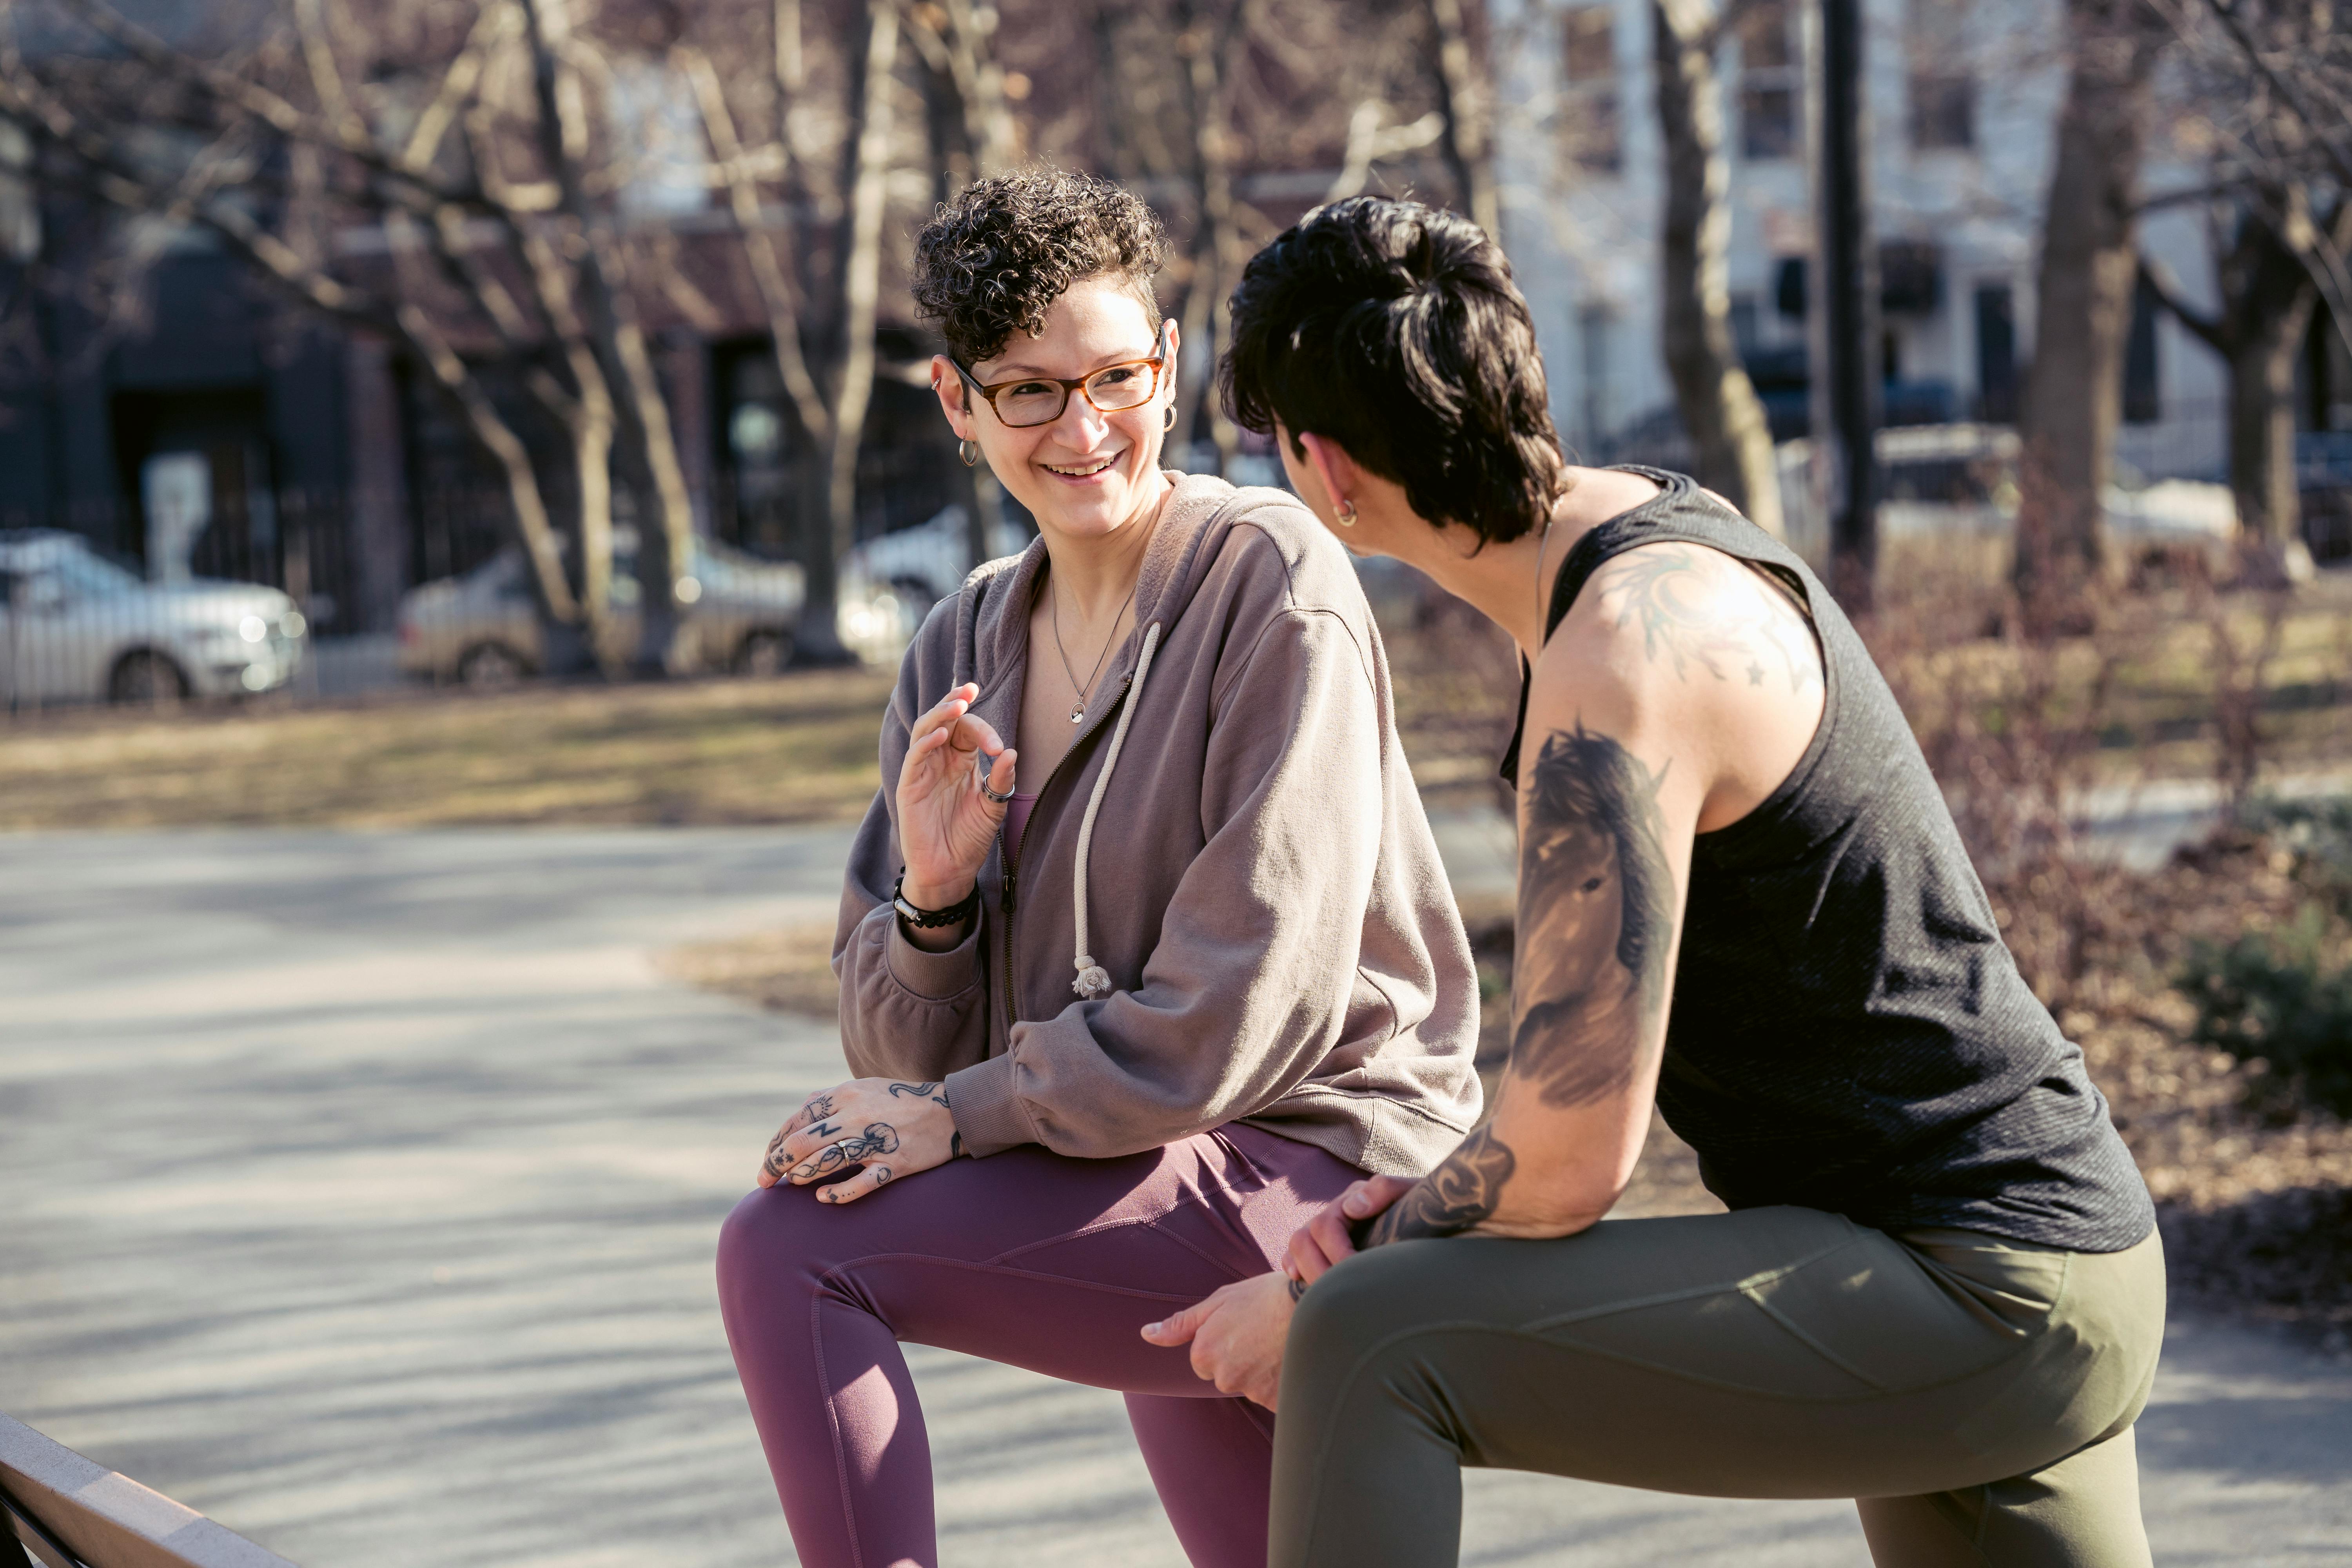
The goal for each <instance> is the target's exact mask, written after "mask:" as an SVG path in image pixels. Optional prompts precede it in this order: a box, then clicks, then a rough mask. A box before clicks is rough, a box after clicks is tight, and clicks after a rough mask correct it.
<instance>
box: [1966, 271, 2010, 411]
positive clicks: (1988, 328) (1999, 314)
mask: <svg viewBox="0 0 2352 1568" xmlns="http://www.w3.org/2000/svg"><path fill="white" fill-rule="evenodd" d="M1976 300H1977V417H1978V418H1979V419H1982V420H1985V421H1986V422H1988V423H1990V424H1993V425H2007V424H2011V423H2012V422H2013V421H2015V419H2016V418H2017V307H2016V303H2015V300H2014V298H2013V296H2012V295H2011V291H2010V287H2009V285H2008V284H2006V283H1985V284H1980V285H1979V286H1978V289H1977V296H1976Z"/></svg>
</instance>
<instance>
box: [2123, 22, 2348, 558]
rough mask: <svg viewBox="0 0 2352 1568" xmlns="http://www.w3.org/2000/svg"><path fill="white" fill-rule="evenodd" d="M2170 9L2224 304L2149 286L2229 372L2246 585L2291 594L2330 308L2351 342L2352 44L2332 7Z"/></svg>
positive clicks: (2149, 280) (2146, 275)
mask: <svg viewBox="0 0 2352 1568" xmlns="http://www.w3.org/2000/svg"><path fill="white" fill-rule="evenodd" d="M2170 14H2171V16H2172V20H2173V23H2174V26H2175V27H2176V29H2177V31H2178V32H2179V37H2180V39H2181V41H2182V43H2183V45H2184V46H2185V47H2186V49H2187V53H2188V56H2189V62H2190V67H2189V71H2188V72H2186V73H2185V74H2186V75H2187V77H2188V83H2187V91H2188V94H2189V98H2190V100H2191V105H2192V107H2191V109H2190V110H2189V112H2190V113H2191V114H2192V115H2193V116H2194V124H2195V128H2196V132H2197V133H2198V134H2197V136H2196V137H2195V138H2194V139H2196V140H2200V141H2203V142H2207V143H2208V145H2209V147H2210V166H2209V168H2208V171H2207V174H2208V176H2209V179H2208V183H2207V184H2206V185H2205V186H2204V187H2203V188H2202V189H2199V190H2192V191H2189V192H2185V193H2180V195H2184V196H2186V197H2187V198H2188V199H2191V200H2197V201H2200V202H2202V203H2203V204H2204V205H2206V208H2207V214H2208V218H2209V222H2210V226H2211V231H2212V235H2213V249H2214V259H2215V268H2214V271H2215V282H2216V285H2217V292H2218V293H2219V296H2220V300H2219V303H2218V305H2217V306H2216V307H2215V308H2214V309H2212V310H2200V309H2199V308H2198V307H2197V306H2195V305H2193V304H2192V303H2190V302H2189V300H2188V299H2187V298H2186V297H2185V294H2184V292H2183V290H2182V289H2180V287H2179V283H2178V281H2177V280H2176V279H2172V278H2171V277H2170V276H2168V274H2167V273H2165V272H2164V271H2163V270H2162V269H2160V268H2153V267H2150V266H2148V265H2147V263H2145V262H2143V264H2142V268H2141V278H2142V280H2143V281H2144V283H2145V284H2146V285H2147V287H2148V288H2150V289H2152V290H2154V292H2155V293H2156V295H2157V298H2158V300H2160V301H2161V302H2162V303H2163V305H2164V306H2165V307H2166V308H2167V309H2168V310H2170V311H2171V313H2172V314H2173V316H2174V317H2175V318H2176V319H2178V320H2179V321H2180V323H2181V325H2182V326H2184V327H2185V328H2187V329H2188V330H2189V331H2190V332H2191V333H2193V334H2194V335H2195V336H2197V337H2198V338H2199V339H2200V340H2201V341H2202V342H2205V343H2206V344H2207V345H2208V346H2209V347H2210V348H2211V349H2212V350H2213V351H2214V352H2215V353H2219V354H2220V355H2221V357H2222V359H2223V361H2224V362H2225V363H2227V365H2228V367H2229V385H2230V397H2229V402H2230V416H2229V432H2230V485H2231V491H2232V492H2233V494H2234V497H2235V499H2236V501H2237V508H2238V521H2239V529H2240V547H2241V557H2242V563H2241V570H2242V575H2243V576H2244V577H2245V578H2246V579H2247V580H2249V581H2250V582H2253V583H2256V584H2262V585H2264V586H2271V587H2278V586H2284V584H2286V583H2287V582H2288V580H2289V578H2288V574H2287V570H2286V568H2287V556H2288V552H2289V551H2290V549H2291V548H2292V546H2293V544H2294V540H2295V537H2296V535H2297V533H2298V532H2299V531H2300V526H2301V521H2302V506H2301V500H2300V497H2299V495H2298V494H2297V489H2296V484H2295V469H2294V427H2295V421H2294V391H2295V358H2296V354H2297V352H2298V351H2299V350H2300V349H2301V347H2302V346H2303V343H2304V342H2305V336H2306V334H2307V332H2308V331H2309V329H2310V323H2311V319H2312V315H2313V312H2314V310H2315V309H2317V308H2318V307H2319V306H2320V305H2321V304H2322V303H2323V302H2325V303H2326V307H2327V309H2328V311H2329V314H2330V315H2331V317H2333V319H2334V324H2335V327H2336V331H2338V332H2339V333H2343V334H2347V340H2346V341H2347V342H2352V273H2347V267H2346V255H2347V249H2352V199H2347V193H2352V156H2347V148H2346V146H2345V134H2346V124H2347V110H2352V38H2347V37H2345V36H2344V34H2343V32H2342V30H2341V28H2340V26H2338V24H2337V22H2336V14H2335V9H2334V7H2333V6H2332V5H2328V4H2326V3H2325V0H2267V3H2264V4H2260V5H2230V6H2226V7H2225V6H2221V5H2215V4H2212V3H2211V0H2205V3H2203V4H2196V5H2180V6H2176V7H2173V8H2172V9H2171V13H2170ZM2157 199H2158V200H2168V199H2170V198H2169V197H2159V198H2157Z"/></svg>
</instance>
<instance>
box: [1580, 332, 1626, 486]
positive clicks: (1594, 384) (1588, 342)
mask: <svg viewBox="0 0 2352 1568" xmlns="http://www.w3.org/2000/svg"><path fill="white" fill-rule="evenodd" d="M1616 324H1617V315H1616V312H1615V311H1614V310H1611V309H1610V307H1609V306H1607V305H1605V304H1601V303H1599V302H1597V301H1592V300H1588V301H1586V302H1585V303H1584V304H1583V305H1581V306H1580V307H1579V308H1578V310H1577V312H1576V335H1577V347H1578V348H1579V349H1580V351H1581V353H1580V361H1581V363H1579V364H1578V366H1577V369H1578V371H1579V373H1580V379H1581V380H1582V382H1583V385H1582V386H1580V387H1579V388H1578V389H1577V390H1578V391H1579V392H1580V394H1581V396H1580V398H1579V402H1580V404H1581V406H1580V408H1579V409H1578V410H1577V423H1579V424H1580V425H1581V426H1583V427H1584V428H1583V446H1584V452H1583V456H1585V457H1586V458H1594V457H1598V456H1600V455H1601V448H1602V446H1603V444H1604V443H1605V442H1606V440H1607V438H1608V435H1609V392H1610V386H1609V375H1610V363H1609V339H1610V337H1611V335H1612V331H1613V330H1614V328H1615V326H1616Z"/></svg>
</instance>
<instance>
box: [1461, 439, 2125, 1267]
mask: <svg viewBox="0 0 2352 1568" xmlns="http://www.w3.org/2000/svg"><path fill="white" fill-rule="evenodd" d="M1627 471H1629V472H1633V473H1637V474H1640V475H1641V476H1643V478H1645V479H1653V480H1654V481H1656V482H1657V483H1658V484H1660V485H1662V486H1664V492H1663V493H1662V494H1660V495H1659V496H1657V497H1656V498H1655V499H1654V500H1649V501H1646V502H1644V503H1643V504H1642V505H1641V506H1638V507H1635V508H1634V509H1633V510H1631V511H1628V512H1625V513H1622V515H1620V516H1617V517H1614V518H1612V519H1610V520H1609V521H1607V522H1604V523H1602V524H1601V525H1600V526H1599V527H1597V528H1595V529H1593V530H1592V531H1591V532H1590V533H1587V534H1586V535H1585V536H1584V537H1583V538H1581V539H1580V540H1578V541H1577V542H1576V544H1575V546H1574V547H1573V548H1572V549H1570V551H1569V552H1568V556H1567V558H1566V559H1565V560H1564V561H1562V562H1561V563H1560V567H1559V578H1558V579H1557V581H1556V583H1555V584H1554V586H1553V590H1552V598H1551V605H1550V613H1549V617H1548V619H1547V620H1546V622H1545V626H1544V636H1545V637H1547V638H1549V637H1550V636H1551V633H1552V631H1553V630H1554V629H1555V628H1556V627H1558V626H1559V622H1560V618H1561V617H1562V616H1566V615H1567V614H1568V610H1569V606H1570V605H1572V604H1574V603H1575V601H1576V595H1577V594H1578V593H1579V592H1580V590H1581V589H1582V588H1583V586H1584V584H1585V583H1586V582H1587V581H1588V580H1589V579H1590V578H1591V575H1592V574H1593V573H1594V572H1596V571H1597V570H1599V569H1600V567H1601V563H1603V562H1605V561H1607V560H1609V559H1610V557H1612V556H1613V555H1616V554H1619V553H1621V552H1624V551H1627V550H1632V549H1633V548H1635V547H1637V546H1639V545H1643V544H1656V543H1663V542H1670V541H1673V542H1685V543H1691V544H1700V545H1705V546H1706V547H1707V548H1709V549H1711V550H1718V551H1721V552H1723V553H1725V554H1727V555H1730V556H1734V557H1737V558H1738V559H1739V560H1742V561H1747V562H1751V563H1755V564H1756V565H1758V566H1760V567H1762V568H1763V569H1765V570H1766V571H1768V572H1769V573H1771V574H1773V575H1774V576H1776V577H1778V578H1780V580H1781V581H1782V582H1784V583H1785V584H1787V585H1788V586H1789V587H1790V590H1791V591H1792V592H1794V593H1795V594H1796V595H1798V596H1799V597H1800V598H1801V600H1802V601H1803V603H1804V604H1805V605H1806V607H1807V608H1808V610H1809V611H1810V612H1811V618H1812V622H1813V626H1814V628H1815V630H1816V633H1817V634H1818V636H1819V638H1820V642H1821V647H1822V664H1823V666H1824V670H1825V675H1826V679H1827V686H1828V690H1827V697H1826V700H1825V703H1824V706H1823V708H1822V721H1821V728H1820V730H1819V731H1817V732H1816V733H1815V734H1814V736H1813V740H1812V743H1811V745H1810V746H1808V747H1807V748H1806V750H1805V754H1804V756H1803V758H1802V759H1801V761H1800V762H1799V763H1797V765H1796V767H1795V768H1794V769H1793V770H1792V771H1791V772H1790V774H1789V776H1788V778H1787V779H1786V780H1784V781H1783V782H1782V783H1781V784H1780V788H1778V789H1776V790H1775V791H1773V792H1772V794H1771V795H1770V796H1769V798H1767V799H1766V800H1765V801H1764V803H1763V804H1762V805H1759V806H1758V807H1757V808H1756V809H1755V810H1754V811H1751V812H1749V813H1748V815H1747V816H1744V817H1742V818H1740V820H1738V822H1735V823H1733V824H1732V825H1731V826H1728V827H1724V828H1721V829H1718V830H1717V831H1716V832H1713V833H1703V834H1700V835H1699V836H1698V839H1697V844H1696V852H1695V853H1694V855H1693V857H1692V862H1691V875H1690V897H1689V900H1688V903H1687V905H1686V907H1685V912H1684V916H1683V937H1682V952H1681V958H1680V962H1679V963H1678V966H1677V969H1676V973H1675V992H1674V1004H1673V1008H1672V1011H1671V1013H1670V1015H1669V1016H1668V1021H1667V1028H1666V1048H1665V1060H1664V1066H1663V1068H1662V1069H1661V1072H1660V1076H1659V1080H1658V1107H1659V1109H1660V1110H1662V1111H1663V1112H1664V1115H1665V1119H1666V1122H1667V1125H1669V1126H1671V1127H1672V1128H1673V1129H1674V1130H1675V1132H1676V1133H1678V1134H1679V1135H1680V1136H1681V1137H1682V1138H1683V1139H1684V1141H1685V1142H1688V1143H1689V1144H1690V1145H1691V1147H1692V1148H1694V1149H1696V1151H1697V1152H1698V1155H1699V1162H1700V1172H1701V1174H1702V1176H1703V1177H1704V1178H1705V1180H1706V1184H1707V1187H1708V1189H1709V1190H1710V1191H1712V1192H1713V1193H1714V1194H1716V1195H1717V1197H1719V1198H1721V1199H1722V1200H1723V1201H1724V1202H1725V1203H1726V1204H1727V1205H1730V1206H1731V1207H1732V1208H1735V1209H1739V1208H1753V1207H1757V1206H1759V1205H1767V1204H1796V1205H1802V1206H1804V1207H1808V1208H1817V1209H1826V1210H1830V1211H1832V1212H1834V1213H1838V1214H1843V1215H1847V1216H1848V1217H1850V1218H1852V1219H1853V1220H1854V1221H1855V1222H1856V1223H1858V1224H1861V1225H1865V1226H1872V1227H1873V1228H1875V1229H1881V1230H1894V1231H1900V1230H1906V1229H1910V1228H1913V1227H1916V1226H1958V1227H1959V1228H1962V1229H1967V1230H1977V1231H1986V1232H1990V1233H1991V1234H1992V1235H1995V1236H2000V1237H2011V1238H2014V1239H2017V1240H2021V1241H2028V1242H2035V1243H2039V1244H2041V1245H2042V1246H2045V1247H2064V1248H2067V1249H2068V1250H2071V1251H2078V1252H2119V1251H2121V1250H2122V1249H2124V1248H2125V1247H2130V1246H2132V1245H2134V1244H2135V1243H2137V1242H2138V1241H2140V1240H2141V1239H2142V1238H2144V1237H2146V1236H2147V1233H2148V1232H2149V1230H2150V1229H2151V1228H2153V1227H2154V1226H2155V1223H2156V1213H2155V1209H2154V1206H2153V1205H2152V1204H2151V1203H2150V1202H2149V1199H2148V1194H2147V1184H2145V1183H2143V1182H2142V1181H2141V1180H2140V1175H2139V1172H2138V1170H2137V1167H2135V1166H2134V1165H2133V1163H2132V1160H2131V1155H2130V1153H2129V1152H2127V1151H2126V1149H2125V1147H2124V1142H2123V1139H2122V1138H2121V1137H2120V1136H2118V1135H2117V1134H2116V1130H2115V1125H2114V1123H2113V1122H2112V1121H2110V1120H2109V1119H2108V1115H2107V1103H2106V1100H2105V1099H2104V1098H2103V1097H2102V1096H2101V1095H2100V1093H2099V1091H2098V1090H2097V1089H2095V1088H2094V1087H2092V1084H2091V1080H2090V1078H2089V1076H2088V1075H2087V1074H2086V1073H2085V1072H2084V1066H2083V1053H2082V1052H2081V1051H2080V1050H2078V1049H2077V1048H2076V1047H2074V1044H2073V1043H2072V1042H2070V1041H2069V1040H2067V1039H2066V1038H2065V1037H2064V1036H2063V1035H2062V1034H2060V1033H2059V1030H2058V1026H2057V1024H2056V1022H2055V1021H2054V1020H2053V1019H2052V1017H2051V1016H2050V1014H2049V1011H2048V1010H2047V1009H2046V1008H2044V1007H2043V1006H2042V1004H2041V1003H2040V1002H2038V1001H2037V1000H2035V998H2034V995H2033V993H2032V991H2031V990H2029V989H2028V988H2027V986H2026V984H2025V982H2024V980H2023V979H2022V978H2021V976H2020V975H2019V973H2018V972H2017V965H2016V963H2015V962H2014V961H2013V960H2012V959H2011V957H2010V953H2009V949H2008V948H2007V947H2006V946H2004V945H2003V944H2002V942H2001V940H2000V931H1999V929H1998V927H1997V926H1996V925H1995V923H1994V921H1993V913H1992V907H1991V904H1990V900H1987V898H1986V897H1985V892H1984V888H1983V885H1982V884H1981V883H1979V881H1978V880H1977V876H1976V872H1975V870H1974V868H1972V867H1971V866H1970V865H1969V858H1968V852H1967V850H1966V849H1964V848H1963V847H1961V844H1960V836H1959V830H1958V827H1957V826H1954V824H1953V822H1952V816H1951V812H1950V810H1949V809H1948V807H1947V806H1946V805H1945V804H1944V797H1943V795H1942V793H1941V792H1940V791H1939V790H1938V789H1937V785H1936V781H1935V779H1934V777H1933V776H1932V775H1931V774H1930V773H1928V771H1927V759H1926V758H1925V757H1924V756H1923V755H1922V754H1921V753H1920V751H1919V746H1918V742H1916V741H1915V740H1914V739H1913V737H1912V734H1911V728H1910V726H1909V725H1908V724H1907V723H1906V722H1905V721H1904V718H1903V713H1902V710H1900V709H1899V708H1897V707H1896V706H1895V696H1894V693H1893V692H1891V691H1890V690H1888V689H1887V686H1886V681H1885V678H1884V677H1882V676H1881V675H1880V674H1879V672H1878V668H1877V666H1876V665H1874V664H1873V663H1872V662H1871V658H1870V655H1869V653H1868V652H1867V650H1865V649H1864V647H1863V643H1862V638H1861V637H1859V636H1857V635H1856V634H1855V632H1854V629H1853V626H1852V624H1851V623H1849V622H1848V621H1847V620H1846V618H1845V616H1844V615H1843V613H1842V612H1841V611H1840V610H1839V609H1838V607H1837V605H1836V603H1835V602H1834V601H1833V600H1832V598H1831V597H1830V594H1829V590H1828V589H1827V588H1825V587H1824V586H1823V585H1822V582H1821V580H1820V579H1819V578H1818V577H1816V576H1815V575H1814V574H1812V572H1811V570H1810V569H1809V568H1807V566H1806V565H1805V563H1804V562H1803V561H1802V560H1801V558H1800V557H1799V556H1798V555H1797V554H1796V553H1795V552H1792V551H1790V549H1788V548H1787V547H1786V546H1785V545H1782V544H1781V543H1780V542H1778V541H1776V540H1774V539H1773V538H1771V537H1770V536H1769V534H1767V533H1765V532H1764V531H1763V530H1761V529H1759V528H1758V527H1757V526H1756V525H1755V524H1753V523H1751V522H1749V521H1747V520H1746V519H1745V518H1742V517H1740V516H1738V514H1736V513H1734V512H1731V511H1728V510H1726V509H1725V508H1723V507H1722V506H1720V505H1718V504H1717V502H1715V501H1714V500H1710V499H1708V497H1707V496H1706V494H1705V492H1703V491H1702V490H1700V489H1699V488H1698V487H1697V486H1696V484H1695V483H1694V482H1693V481H1692V480H1690V479H1687V478H1685V476H1683V475H1680V474H1670V473H1665V472H1663V471H1661V470H1658V469H1654V468H1630V467H1629V468H1628V470H1627ZM1526 724H1527V694H1526V690H1525V689H1524V687H1523V688H1522V689H1521V692H1520V697H1519V725H1520V730H1521V731H1524V730H1525V728H1526ZM1519 741H1520V736H1519V735H1517V734H1515V735H1514V736H1513V737H1512V740H1511V749H1510V752H1509V753H1508V754H1507V756H1506V757H1505V759H1504V776H1505V777H1506V778H1507V779H1509V780H1510V781H1511V782H1512V783H1513V784H1515V785H1516V784H1517V779H1518V752H1519Z"/></svg>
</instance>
